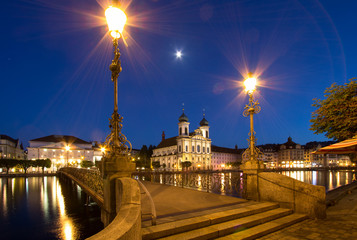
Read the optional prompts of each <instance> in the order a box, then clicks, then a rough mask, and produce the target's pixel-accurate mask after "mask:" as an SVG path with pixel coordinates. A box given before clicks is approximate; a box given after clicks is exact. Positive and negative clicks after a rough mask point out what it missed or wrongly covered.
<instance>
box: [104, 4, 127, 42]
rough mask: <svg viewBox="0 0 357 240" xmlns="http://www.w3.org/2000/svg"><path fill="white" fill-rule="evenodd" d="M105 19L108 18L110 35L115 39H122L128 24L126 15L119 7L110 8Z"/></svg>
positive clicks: (106, 11)
mask: <svg viewBox="0 0 357 240" xmlns="http://www.w3.org/2000/svg"><path fill="white" fill-rule="evenodd" d="M105 17H106V18H107V23H108V27H109V32H110V35H111V36H112V37H113V38H115V39H116V38H120V36H121V34H122V32H123V29H124V25H125V23H126V15H125V13H124V12H123V11H122V10H121V9H119V8H117V7H113V6H110V7H109V8H107V10H105Z"/></svg>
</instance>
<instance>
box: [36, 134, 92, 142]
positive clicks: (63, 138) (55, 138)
mask: <svg viewBox="0 0 357 240" xmlns="http://www.w3.org/2000/svg"><path fill="white" fill-rule="evenodd" d="M30 141H33V142H67V143H77V144H91V143H90V142H86V141H84V140H82V139H80V138H77V137H74V136H67V135H50V136H46V137H41V138H36V139H32V140H30Z"/></svg>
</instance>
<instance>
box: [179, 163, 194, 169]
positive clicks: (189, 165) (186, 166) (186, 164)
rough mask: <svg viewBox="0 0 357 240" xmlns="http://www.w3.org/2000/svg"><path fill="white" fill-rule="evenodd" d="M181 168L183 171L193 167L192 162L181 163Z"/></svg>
mask: <svg viewBox="0 0 357 240" xmlns="http://www.w3.org/2000/svg"><path fill="white" fill-rule="evenodd" d="M181 166H182V168H183V169H184V168H186V169H187V168H189V167H191V166H192V163H191V162H190V161H184V162H182V163H181Z"/></svg>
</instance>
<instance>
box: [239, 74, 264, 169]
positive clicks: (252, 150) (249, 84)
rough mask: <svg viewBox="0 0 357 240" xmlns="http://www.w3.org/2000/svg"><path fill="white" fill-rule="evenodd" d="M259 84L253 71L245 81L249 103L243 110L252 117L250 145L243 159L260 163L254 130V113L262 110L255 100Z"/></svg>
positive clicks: (259, 153) (245, 115)
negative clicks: (254, 94) (255, 92)
mask: <svg viewBox="0 0 357 240" xmlns="http://www.w3.org/2000/svg"><path fill="white" fill-rule="evenodd" d="M256 84H257V79H256V78H254V77H253V76H252V73H248V78H247V79H246V80H245V81H244V86H245V91H246V93H247V94H248V96H249V103H248V104H247V105H245V108H244V109H245V110H244V112H243V116H244V117H248V116H249V118H250V132H249V139H248V144H249V147H248V148H247V149H246V150H245V151H244V153H243V161H244V162H246V161H251V162H252V163H258V156H259V155H261V152H260V150H259V149H258V148H257V147H256V146H255V144H256V142H257V139H256V137H255V131H254V120H253V115H254V114H257V113H259V112H260V109H261V108H260V106H259V102H258V101H254V96H253V93H254V91H255V89H256V88H255V86H256ZM258 167H259V164H258Z"/></svg>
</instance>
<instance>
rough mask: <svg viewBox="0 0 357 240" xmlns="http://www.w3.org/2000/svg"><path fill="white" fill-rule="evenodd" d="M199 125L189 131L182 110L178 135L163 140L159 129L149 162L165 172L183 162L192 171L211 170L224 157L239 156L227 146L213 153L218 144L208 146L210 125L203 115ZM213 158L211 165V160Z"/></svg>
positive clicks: (227, 158) (163, 134)
mask: <svg viewBox="0 0 357 240" xmlns="http://www.w3.org/2000/svg"><path fill="white" fill-rule="evenodd" d="M199 125H200V126H199V127H198V128H197V129H195V130H194V131H193V132H190V123H189V121H188V117H187V116H186V115H185V113H184V112H183V113H182V115H181V116H180V117H179V123H178V136H175V137H171V138H167V139H166V138H165V133H164V132H163V133H162V140H161V142H160V143H159V145H158V146H157V148H155V149H154V150H153V155H152V157H151V162H157V161H158V162H160V165H161V166H162V168H164V169H166V170H169V171H178V170H182V163H183V162H190V163H191V167H190V169H192V170H212V169H221V168H222V167H221V166H222V164H225V163H226V162H227V160H229V161H232V162H233V161H234V159H236V160H238V159H239V154H237V152H234V153H232V152H230V151H227V150H228V149H227V148H221V149H220V150H223V149H224V150H226V151H225V152H224V151H222V152H214V149H218V148H219V147H216V148H215V146H212V145H211V143H212V140H211V139H210V127H209V123H208V121H207V120H206V118H205V115H204V116H203V119H202V120H201V121H200V124H199ZM231 150H232V149H231ZM213 158H214V162H215V164H213V163H212V160H213ZM214 166H216V167H214ZM218 166H219V167H218Z"/></svg>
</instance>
